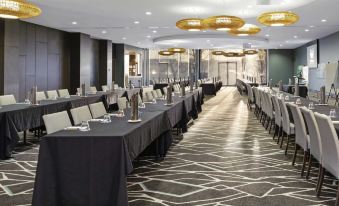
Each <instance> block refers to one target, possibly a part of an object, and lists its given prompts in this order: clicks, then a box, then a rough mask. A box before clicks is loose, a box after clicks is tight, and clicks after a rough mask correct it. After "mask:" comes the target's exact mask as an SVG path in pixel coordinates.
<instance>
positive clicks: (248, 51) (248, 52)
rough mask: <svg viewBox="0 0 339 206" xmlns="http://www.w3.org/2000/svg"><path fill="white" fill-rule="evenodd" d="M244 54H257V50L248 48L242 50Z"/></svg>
mask: <svg viewBox="0 0 339 206" xmlns="http://www.w3.org/2000/svg"><path fill="white" fill-rule="evenodd" d="M244 54H245V55H254V54H258V51H257V50H254V49H249V50H246V51H244Z"/></svg>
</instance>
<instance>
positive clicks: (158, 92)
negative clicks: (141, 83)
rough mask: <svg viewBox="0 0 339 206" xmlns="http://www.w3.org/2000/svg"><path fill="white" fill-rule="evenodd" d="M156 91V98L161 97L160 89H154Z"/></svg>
mask: <svg viewBox="0 0 339 206" xmlns="http://www.w3.org/2000/svg"><path fill="white" fill-rule="evenodd" d="M155 91H156V92H157V95H158V98H160V97H162V92H161V89H157V90H155Z"/></svg>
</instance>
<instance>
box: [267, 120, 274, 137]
mask: <svg viewBox="0 0 339 206" xmlns="http://www.w3.org/2000/svg"><path fill="white" fill-rule="evenodd" d="M272 126H273V120H271V122H270V130H269V131H268V134H271V130H272Z"/></svg>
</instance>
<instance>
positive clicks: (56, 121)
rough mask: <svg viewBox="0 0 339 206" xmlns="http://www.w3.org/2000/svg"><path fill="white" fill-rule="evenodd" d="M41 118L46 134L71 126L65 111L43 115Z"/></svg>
mask: <svg viewBox="0 0 339 206" xmlns="http://www.w3.org/2000/svg"><path fill="white" fill-rule="evenodd" d="M42 119H43V120H44V123H45V126H46V131H47V134H51V133H54V132H57V131H60V130H63V129H64V128H66V127H70V126H72V124H71V120H70V119H69V116H68V113H67V112H66V111H63V112H58V113H54V114H48V115H44V116H42Z"/></svg>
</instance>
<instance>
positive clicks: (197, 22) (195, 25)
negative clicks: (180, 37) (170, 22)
mask: <svg viewBox="0 0 339 206" xmlns="http://www.w3.org/2000/svg"><path fill="white" fill-rule="evenodd" d="M176 26H177V27H178V28H179V29H182V30H187V31H201V30H205V29H206V28H205V26H204V23H203V19H200V18H189V19H181V20H179V21H177V23H176Z"/></svg>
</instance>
